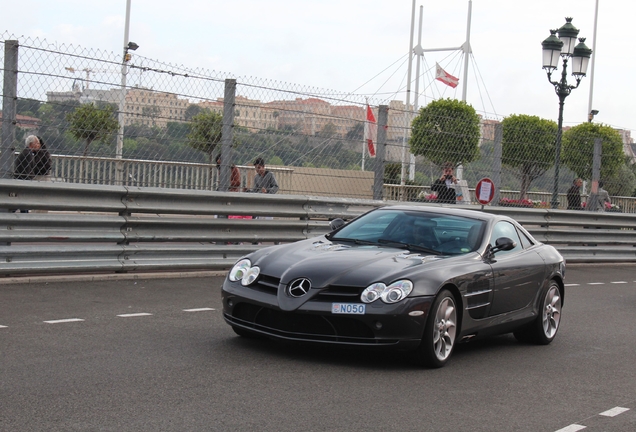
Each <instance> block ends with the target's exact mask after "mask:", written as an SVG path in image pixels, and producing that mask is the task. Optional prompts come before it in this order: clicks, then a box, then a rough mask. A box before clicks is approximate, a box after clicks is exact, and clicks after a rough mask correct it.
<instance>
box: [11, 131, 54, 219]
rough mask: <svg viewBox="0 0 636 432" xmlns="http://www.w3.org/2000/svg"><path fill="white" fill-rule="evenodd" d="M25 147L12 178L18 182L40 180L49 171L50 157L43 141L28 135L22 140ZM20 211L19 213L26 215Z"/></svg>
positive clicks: (16, 163)
mask: <svg viewBox="0 0 636 432" xmlns="http://www.w3.org/2000/svg"><path fill="white" fill-rule="evenodd" d="M24 143H25V145H26V147H25V148H24V150H22V151H21V152H20V154H19V155H18V157H17V158H16V160H15V167H14V170H13V177H14V178H16V179H20V180H42V179H43V178H44V177H45V176H48V174H49V173H50V171H51V155H50V154H49V152H48V150H47V149H46V146H45V147H44V148H42V143H43V141H41V140H40V138H39V137H37V136H35V135H29V136H27V137H26V139H25V140H24ZM28 212H29V211H28V210H24V209H20V213H28Z"/></svg>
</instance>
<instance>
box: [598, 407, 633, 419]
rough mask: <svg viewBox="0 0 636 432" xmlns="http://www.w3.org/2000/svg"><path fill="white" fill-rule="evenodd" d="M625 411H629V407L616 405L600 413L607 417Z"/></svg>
mask: <svg viewBox="0 0 636 432" xmlns="http://www.w3.org/2000/svg"><path fill="white" fill-rule="evenodd" d="M625 411H629V408H622V407H615V408H612V409H611V410H607V411H603V412H602V413H601V414H600V415H602V416H605V417H616V416H617V415H619V414H622V413H624V412H625Z"/></svg>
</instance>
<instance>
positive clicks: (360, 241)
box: [329, 237, 378, 246]
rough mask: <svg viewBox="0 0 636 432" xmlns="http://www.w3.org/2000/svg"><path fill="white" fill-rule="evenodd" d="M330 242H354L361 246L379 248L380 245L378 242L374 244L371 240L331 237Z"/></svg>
mask: <svg viewBox="0 0 636 432" xmlns="http://www.w3.org/2000/svg"><path fill="white" fill-rule="evenodd" d="M329 240H331V241H343V242H353V243H355V244H359V245H373V246H377V245H378V244H377V243H376V242H372V241H369V240H360V239H353V238H345V237H331V238H330V239H329Z"/></svg>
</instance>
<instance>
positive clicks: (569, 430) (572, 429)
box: [555, 424, 587, 432]
mask: <svg viewBox="0 0 636 432" xmlns="http://www.w3.org/2000/svg"><path fill="white" fill-rule="evenodd" d="M586 427H587V426H581V425H577V424H571V425H570V426H566V427H564V428H563V429H559V430H558V431H555V432H576V431H580V430H583V429H585V428H586Z"/></svg>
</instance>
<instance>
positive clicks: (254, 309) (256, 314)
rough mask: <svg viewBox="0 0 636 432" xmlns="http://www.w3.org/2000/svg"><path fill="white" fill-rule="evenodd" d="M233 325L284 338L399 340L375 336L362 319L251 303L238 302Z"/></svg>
mask: <svg viewBox="0 0 636 432" xmlns="http://www.w3.org/2000/svg"><path fill="white" fill-rule="evenodd" d="M225 317H226V319H227V320H228V321H229V323H230V324H237V325H240V326H241V327H245V328H250V329H254V330H257V331H260V332H262V333H265V334H268V335H271V336H277V337H281V338H284V339H294V340H301V341H320V342H332V343H346V344H359V345H394V344H396V343H397V340H381V341H378V340H376V339H375V335H374V333H373V330H372V329H371V328H369V326H367V325H366V324H365V323H364V322H363V321H361V320H359V319H356V318H351V317H345V316H335V315H333V316H332V315H317V314H308V313H302V312H283V311H278V310H274V309H269V308H266V307H261V306H258V305H253V304H249V303H238V304H237V305H236V306H235V307H234V309H233V311H232V315H231V316H229V315H227V314H226V316H225Z"/></svg>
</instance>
